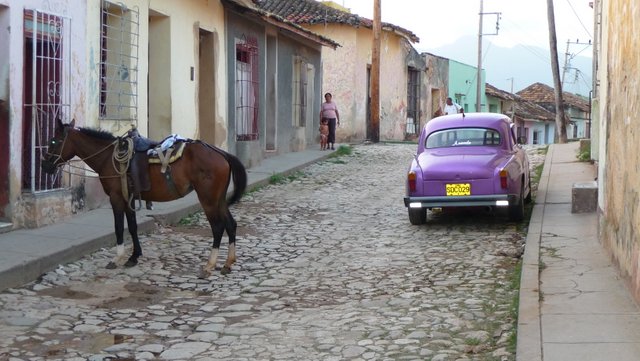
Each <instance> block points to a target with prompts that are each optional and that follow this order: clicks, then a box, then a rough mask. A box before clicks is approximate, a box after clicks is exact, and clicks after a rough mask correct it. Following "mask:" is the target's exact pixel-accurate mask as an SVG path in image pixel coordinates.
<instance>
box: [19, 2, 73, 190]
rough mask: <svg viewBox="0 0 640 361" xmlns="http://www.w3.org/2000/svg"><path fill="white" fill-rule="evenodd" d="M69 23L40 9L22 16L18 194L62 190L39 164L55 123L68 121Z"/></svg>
mask: <svg viewBox="0 0 640 361" xmlns="http://www.w3.org/2000/svg"><path fill="white" fill-rule="evenodd" d="M70 34H71V19H70V18H69V17H65V16H64V15H58V14H52V13H45V12H41V11H39V10H25V12H24V40H25V41H24V44H25V49H24V53H25V57H24V59H25V64H24V85H25V86H24V89H25V93H24V116H23V123H24V124H23V125H24V126H23V155H22V189H23V191H30V192H34V193H35V192H42V191H49V190H53V189H58V188H60V187H61V186H62V182H61V179H60V177H59V175H60V174H61V173H57V174H55V175H49V174H47V173H45V172H43V171H42V168H41V160H42V158H43V157H44V156H45V155H46V152H47V145H48V144H47V142H48V141H49V139H50V138H51V137H52V136H53V132H54V130H55V125H56V120H61V121H62V122H68V121H69V114H70V108H71V104H70V99H71V96H70V80H69V78H70V74H71V68H70V64H71V46H70V45H71V44H70V40H71V36H70Z"/></svg>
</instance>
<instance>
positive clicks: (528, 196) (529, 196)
mask: <svg viewBox="0 0 640 361" xmlns="http://www.w3.org/2000/svg"><path fill="white" fill-rule="evenodd" d="M532 193H533V191H532V190H531V178H529V193H527V196H526V197H525V198H524V202H525V203H526V204H529V203H531V202H532V201H533V195H532Z"/></svg>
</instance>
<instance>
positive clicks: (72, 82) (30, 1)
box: [0, 0, 89, 228]
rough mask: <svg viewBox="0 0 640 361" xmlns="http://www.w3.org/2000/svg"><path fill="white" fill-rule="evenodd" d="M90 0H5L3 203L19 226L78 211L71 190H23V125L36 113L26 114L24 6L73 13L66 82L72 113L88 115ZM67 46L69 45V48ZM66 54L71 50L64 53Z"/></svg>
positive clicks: (0, 78) (0, 81) (0, 21)
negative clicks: (5, 156) (5, 187)
mask: <svg viewBox="0 0 640 361" xmlns="http://www.w3.org/2000/svg"><path fill="white" fill-rule="evenodd" d="M87 6H88V5H87V3H86V2H85V1H79V0H61V1H46V0H22V1H13V0H12V1H11V2H3V8H2V11H1V13H0V29H2V30H0V32H1V33H0V48H2V49H3V53H2V58H3V59H2V60H1V61H0V88H1V89H0V94H1V95H0V96H1V97H2V98H4V99H5V100H6V103H5V106H6V107H7V109H6V113H7V114H6V115H7V116H8V126H7V127H6V129H7V132H8V137H7V139H9V144H8V145H5V147H7V148H8V152H9V159H8V172H7V173H5V174H3V176H5V177H7V179H5V181H8V198H9V202H8V203H9V205H8V206H7V207H5V208H4V210H3V212H4V213H5V217H6V219H8V220H10V221H11V222H12V223H13V225H14V227H15V228H20V227H32V226H40V225H46V224H51V223H55V222H58V221H60V220H63V219H66V218H69V217H70V216H71V214H72V213H74V212H75V211H77V205H75V206H74V205H73V204H72V198H73V197H72V196H71V195H70V194H67V196H62V197H51V195H49V194H44V193H38V194H29V193H26V192H28V190H27V191H26V192H25V193H23V189H22V182H21V179H22V171H23V164H22V155H23V149H24V148H25V147H29V146H30V145H25V144H23V136H22V133H23V126H24V124H25V122H31V121H32V120H31V119H25V111H24V97H23V94H24V90H25V86H24V84H25V74H24V64H25V50H24V44H25V40H24V36H25V27H24V10H25V9H37V10H38V11H40V12H43V13H48V14H56V15H60V16H63V17H65V18H69V19H71V20H70V24H71V27H72V29H79V31H74V32H71V34H70V36H69V37H68V38H65V39H64V41H65V45H66V46H68V47H69V48H68V49H69V53H68V56H69V57H70V58H69V59H66V60H68V61H69V62H70V64H71V67H70V72H71V74H69V77H68V82H65V84H64V85H65V89H64V90H65V91H66V90H68V91H69V95H70V99H69V100H70V104H71V107H70V108H69V114H65V115H68V116H69V118H73V117H80V116H82V117H84V104H85V102H86V99H87V94H86V86H85V79H86V78H87V68H88V64H89V61H88V60H87V53H86V46H85V45H86V41H87V34H86V32H85V31H84V29H86V27H87V22H86V13H87ZM66 49H67V48H65V50H66ZM65 54H66V53H65ZM72 192H83V191H82V185H81V184H75V189H73V190H72Z"/></svg>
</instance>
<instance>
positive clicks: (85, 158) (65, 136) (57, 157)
mask: <svg viewBox="0 0 640 361" xmlns="http://www.w3.org/2000/svg"><path fill="white" fill-rule="evenodd" d="M68 132H69V131H68V128H67V127H65V128H64V139H63V140H62V146H61V147H60V152H59V153H58V154H55V153H50V152H49V149H47V153H46V154H47V155H51V156H55V157H56V159H55V160H54V161H53V163H54V164H55V163H56V162H57V161H58V160H62V162H63V163H65V164H67V165H68V166H69V167H72V168H77V169H83V170H85V171H86V170H87V169H86V168H83V167H78V166H74V165H71V164H68V163H69V161H71V159H69V160H65V159H64V158H62V150H63V149H64V145H65V144H66V143H67V138H68ZM118 140H119V139H116V140H115V141H113V142H112V143H109V144H108V145H106V146H105V147H104V148H101V149H100V150H98V151H97V152H95V153H93V154H91V155H89V156H87V157H84V158H80V160H81V161H83V162H85V161H86V160H87V159H91V158H93V157H95V156H97V155H98V154H100V153H102V152H104V151H105V150H107V149H108V148H109V147H110V146H114V152H113V153H114V154H113V158H112V162H113V161H114V158H115V157H116V154H117V150H118V147H117V146H116V145H117V143H118ZM85 163H86V162H85ZM113 168H114V169H115V170H116V172H118V168H117V167H116V166H115V163H114V166H113ZM89 170H90V171H92V172H93V173H96V174H99V173H98V172H96V171H94V170H93V169H89ZM67 173H69V174H72V175H73V173H71V172H67ZM75 175H78V176H83V175H82V174H75ZM121 176H122V175H121V174H120V173H119V172H118V175H113V176H100V175H98V177H96V178H116V177H121Z"/></svg>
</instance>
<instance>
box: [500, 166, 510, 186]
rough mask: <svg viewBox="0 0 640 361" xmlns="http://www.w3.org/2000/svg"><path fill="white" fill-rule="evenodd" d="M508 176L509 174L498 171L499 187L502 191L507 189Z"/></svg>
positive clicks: (504, 171)
mask: <svg viewBox="0 0 640 361" xmlns="http://www.w3.org/2000/svg"><path fill="white" fill-rule="evenodd" d="M508 176H509V172H507V171H506V170H504V169H503V170H501V171H500V187H502V189H507V177H508Z"/></svg>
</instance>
